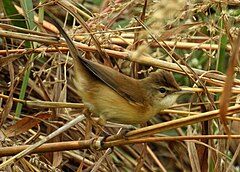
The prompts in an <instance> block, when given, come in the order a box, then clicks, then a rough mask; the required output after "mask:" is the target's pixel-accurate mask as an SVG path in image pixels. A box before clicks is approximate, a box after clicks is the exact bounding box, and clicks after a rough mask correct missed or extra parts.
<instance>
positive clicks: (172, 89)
mask: <svg viewBox="0 0 240 172" xmlns="http://www.w3.org/2000/svg"><path fill="white" fill-rule="evenodd" d="M54 25H55V26H56V27H57V28H58V30H59V32H60V33H61V34H62V36H63V37H64V38H65V40H66V42H67V44H68V47H69V50H70V53H71V56H72V57H73V59H74V84H75V86H76V89H77V92H78V94H79V96H81V98H82V100H83V103H84V104H85V105H86V106H87V107H88V108H89V110H90V111H91V112H92V113H94V114H95V115H98V116H99V117H100V121H101V123H102V124H103V123H105V122H106V121H111V122H115V123H121V124H140V123H144V122H146V121H148V120H149V119H150V118H151V117H153V116H154V115H155V114H157V113H158V112H160V111H161V110H163V109H166V108H169V107H170V106H172V105H173V104H174V103H175V101H176V99H177V97H178V96H179V95H180V94H179V93H180V91H181V90H180V88H179V86H178V84H177V83H176V81H175V79H174V78H173V76H172V75H171V74H170V73H169V72H167V71H160V72H152V73H150V75H149V76H148V77H146V78H144V79H139V80H137V79H134V78H131V77H128V76H126V75H124V74H121V73H119V72H117V71H116V70H114V69H112V68H110V67H107V66H104V65H101V64H98V63H95V62H91V61H89V60H86V59H84V58H83V54H82V53H80V52H79V51H78V50H77V48H76V47H75V45H74V44H73V42H72V41H71V39H70V38H69V37H68V35H67V34H66V32H65V31H64V30H63V28H62V27H61V26H60V25H59V24H58V23H57V22H55V21H54Z"/></svg>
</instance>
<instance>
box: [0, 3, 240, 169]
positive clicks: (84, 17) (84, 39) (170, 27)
mask: <svg viewBox="0 0 240 172" xmlns="http://www.w3.org/2000/svg"><path fill="white" fill-rule="evenodd" d="M0 3H1V5H0V10H1V19H0V36H1V37H0V46H1V50H0V91H1V94H0V97H1V98H0V104H1V109H0V113H1V114H0V127H1V130H0V133H1V134H0V139H1V147H2V148H0V152H1V153H0V156H1V158H0V163H1V164H0V169H1V170H3V169H4V170H6V171H11V170H12V171H15V170H20V169H21V170H23V171H38V170H39V171H77V170H78V171H83V170H84V171H224V172H225V171H239V168H240V161H239V160H240V157H239V150H240V146H239V145H240V144H239V137H240V135H239V131H240V128H239V126H240V125H239V114H238V113H239V111H240V107H239V105H238V103H239V96H238V94H239V91H240V90H239V86H240V80H239V79H238V78H239V77H238V71H239V40H240V34H239V33H240V31H239V25H240V17H239V16H240V15H239V14H240V9H239V5H240V4H239V3H238V2H234V1H232V2H219V1H204V2H201V1H191V2H185V1H180V0H178V1H175V0H170V1H166V0H162V1H154V2H152V1H151V2H150V1H147V0H146V1H121V0H118V1H108V0H103V1H87V0H86V1H78V2H77V1H65V0H64V1H56V2H55V1H44V0H42V1H39V2H37V1H33V2H32V1H29V0H26V1H24V0H22V1H20V2H19V1H17V0H16V1H12V0H2V1H1V2H0ZM48 16H51V17H54V18H55V19H57V20H58V21H59V23H61V25H62V26H63V27H64V29H65V30H66V31H67V32H68V34H69V35H70V36H71V37H72V38H73V39H74V40H75V42H78V44H77V45H78V48H79V49H80V50H82V51H84V52H85V53H86V56H87V57H89V58H90V59H92V60H95V61H98V62H99V63H103V64H104V65H108V66H111V67H113V68H114V69H116V70H118V71H121V72H123V73H124V74H126V75H129V76H131V77H135V78H143V77H146V76H147V74H148V73H149V71H151V70H156V69H158V68H160V69H164V70H168V71H171V72H173V74H174V76H175V78H176V80H177V82H178V83H179V85H181V86H182V87H187V89H192V90H193V91H195V92H196V93H195V94H193V95H185V96H181V97H180V98H179V99H178V102H177V104H176V105H174V107H173V108H171V109H167V110H164V111H163V112H161V113H159V114H157V115H156V116H155V117H153V118H152V119H151V120H150V121H149V122H148V123H147V124H145V125H142V126H140V125H139V126H136V127H137V128H139V129H136V130H134V131H126V132H127V134H126V138H125V137H124V138H123V139H121V138H118V137H114V135H116V134H117V133H118V132H119V130H120V128H119V127H114V128H113V127H108V126H106V127H104V131H101V132H100V133H99V132H98V128H97V127H96V123H95V122H94V121H93V120H92V119H89V118H87V119H86V120H83V119H81V120H80V121H79V122H78V123H77V124H76V125H70V124H69V123H68V122H69V121H72V120H73V119H76V117H77V116H79V114H82V113H83V105H82V104H81V98H80V97H78V96H77V94H76V91H75V88H74V85H73V83H72V66H73V65H74V64H72V58H71V57H70V56H69V55H68V53H67V52H68V48H67V47H66V45H65V44H63V41H59V37H58V36H57V34H58V31H57V30H56V28H55V27H54V26H53V25H52V24H51V23H50V22H48ZM100 47H101V48H100ZM99 59H102V60H99ZM228 107H229V108H228ZM226 115H227V116H226ZM62 126H67V127H68V128H67V129H66V130H65V131H64V132H59V133H57V134H56V135H57V136H56V137H54V138H53V139H50V138H49V137H48V136H49V134H50V133H53V132H54V131H55V132H56V130H57V129H58V128H60V127H62ZM147 126H150V127H147ZM140 128H141V129H140ZM106 135H110V137H108V138H107V139H106V140H105V142H104V143H105V144H103V145H104V150H98V149H94V148H93V147H94V146H96V145H94V143H95V142H92V141H91V139H93V138H99V137H105V136H106ZM46 138H47V139H46ZM49 139H50V140H49ZM47 140H48V142H49V143H54V142H56V143H58V145H59V149H58V150H61V151H59V152H54V153H52V152H51V149H53V148H52V147H51V146H52V145H46V146H45V148H46V149H45V153H37V154H29V153H26V154H27V155H26V156H22V155H19V156H12V157H11V156H7V155H8V154H7V153H6V152H5V151H6V150H9V152H12V153H13V152H14V151H16V152H15V153H13V155H14V154H17V152H19V150H18V151H17V148H16V145H28V146H34V143H39V141H42V143H41V144H43V143H44V144H45V142H46V141H47ZM78 140H80V142H77V143H79V145H78V144H77V145H78V146H76V147H74V146H73V143H76V142H74V141H78ZM63 141H68V142H66V143H65V142H64V144H61V143H63ZM84 141H85V142H84ZM83 144H86V147H85V148H87V149H84V148H83V147H82V145H83ZM24 149H26V147H25V148H24ZM34 149H35V148H34ZM70 149H73V150H70ZM39 152H41V151H39ZM15 160H17V161H16V162H15V163H13V162H14V161H15Z"/></svg>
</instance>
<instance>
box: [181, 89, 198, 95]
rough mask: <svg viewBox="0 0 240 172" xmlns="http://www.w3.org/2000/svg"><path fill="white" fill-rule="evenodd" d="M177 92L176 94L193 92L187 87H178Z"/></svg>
mask: <svg viewBox="0 0 240 172" xmlns="http://www.w3.org/2000/svg"><path fill="white" fill-rule="evenodd" d="M177 93H178V94H193V93H195V92H194V91H191V90H187V88H184V89H180V90H179V91H178V92H177Z"/></svg>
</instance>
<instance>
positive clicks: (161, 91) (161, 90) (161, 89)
mask: <svg viewBox="0 0 240 172" xmlns="http://www.w3.org/2000/svg"><path fill="white" fill-rule="evenodd" d="M159 91H160V93H165V92H166V91H167V90H166V89H165V88H163V87H162V88H159Z"/></svg>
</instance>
